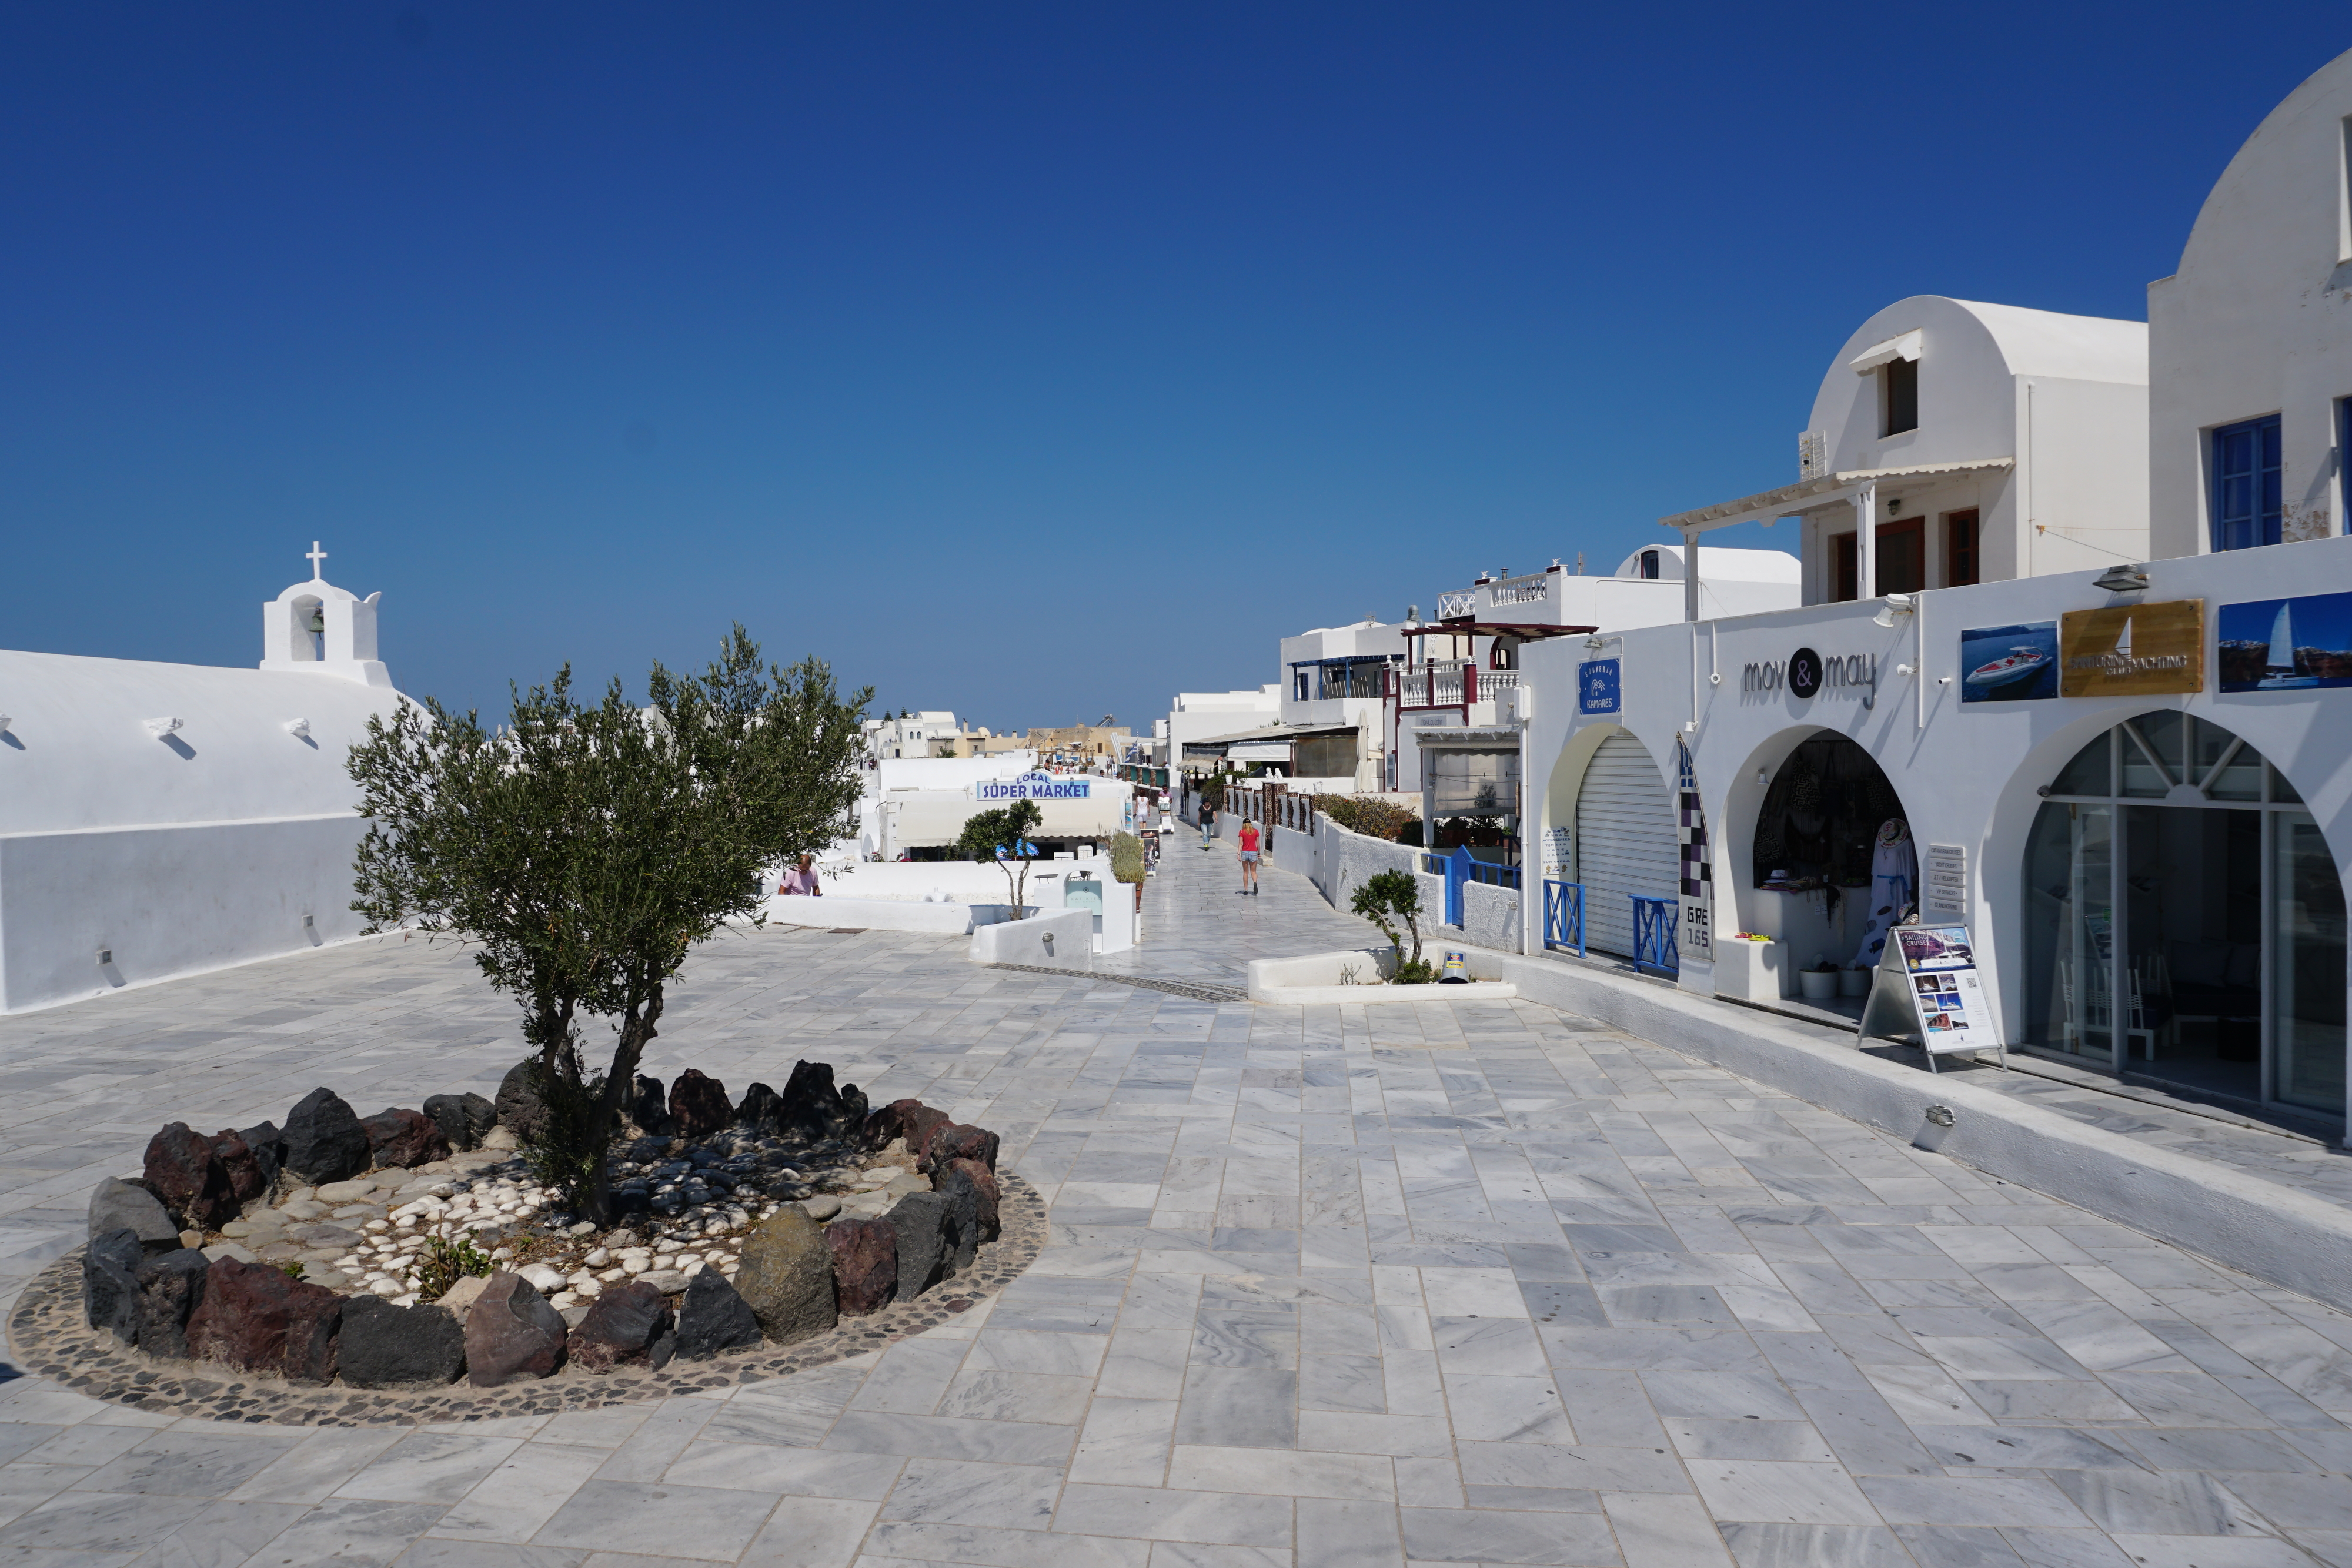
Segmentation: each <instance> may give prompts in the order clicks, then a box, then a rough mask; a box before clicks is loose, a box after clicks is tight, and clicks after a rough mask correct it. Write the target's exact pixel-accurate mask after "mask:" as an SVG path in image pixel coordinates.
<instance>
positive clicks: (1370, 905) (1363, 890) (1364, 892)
mask: <svg viewBox="0 0 2352 1568" xmlns="http://www.w3.org/2000/svg"><path fill="white" fill-rule="evenodd" d="M1349 906H1350V907H1351V908H1353V909H1354V910H1355V912H1356V913H1357V914H1359V915H1362V916H1363V917H1364V918H1365V919H1367V920H1369V921H1370V922H1371V923H1372V924H1373V925H1377V926H1379V927H1380V928H1381V936H1385V937H1387V938H1388V940H1389V946H1391V947H1393V948H1395V949H1396V951H1397V967H1396V973H1395V974H1394V975H1392V976H1391V977H1390V979H1391V981H1392V982H1393V983H1394V984H1396V985H1400V986H1425V985H1428V984H1430V983H1431V982H1432V981H1433V980H1435V979H1436V975H1435V973H1434V972H1433V970H1432V969H1431V968H1430V967H1429V966H1428V965H1427V964H1424V963H1423V962H1422V958H1421V915H1422V908H1421V886H1420V884H1419V883H1416V882H1414V881H1413V879H1412V873H1411V872H1405V871H1384V872H1381V873H1378V874H1376V875H1374V876H1372V877H1370V879H1368V880H1367V881H1366V882H1365V883H1364V885H1363V886H1361V887H1360V888H1358V889H1357V890H1356V896H1355V898H1354V899H1353V900H1352V901H1351V903H1350V905H1349ZM1399 924H1402V925H1403V926H1404V929H1405V934H1406V935H1407V936H1411V937H1412V955H1411V956H1407V955H1406V953H1405V949H1404V944H1403V943H1402V941H1399V940H1398V938H1397V925H1399Z"/></svg>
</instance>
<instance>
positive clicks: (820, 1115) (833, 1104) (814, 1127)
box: [779, 1061, 841, 1139]
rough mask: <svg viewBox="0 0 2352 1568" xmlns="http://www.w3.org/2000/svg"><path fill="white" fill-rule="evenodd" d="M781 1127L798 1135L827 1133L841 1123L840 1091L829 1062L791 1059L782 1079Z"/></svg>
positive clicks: (828, 1134) (811, 1136) (804, 1136)
mask: <svg viewBox="0 0 2352 1568" xmlns="http://www.w3.org/2000/svg"><path fill="white" fill-rule="evenodd" d="M782 1101H783V1105H782V1111H781V1113H780V1116H779V1120H780V1121H781V1123H782V1131H783V1132H785V1133H788V1134H792V1135H793V1136H795V1137H801V1138H810V1139H815V1138H823V1137H828V1136H830V1135H831V1134H833V1133H834V1132H835V1129H836V1128H838V1127H839V1125H840V1123H841V1094H840V1092H839V1091H838V1090H836V1089H835V1088H834V1086H833V1064H832V1063H831V1062H829V1061H795V1062H793V1072H792V1076H791V1077H789V1078H787V1079H785V1080H784V1092H783V1094H782Z"/></svg>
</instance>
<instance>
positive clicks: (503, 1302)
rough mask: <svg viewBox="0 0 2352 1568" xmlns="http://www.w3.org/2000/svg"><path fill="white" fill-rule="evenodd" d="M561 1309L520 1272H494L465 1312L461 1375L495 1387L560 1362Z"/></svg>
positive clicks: (562, 1342) (539, 1373) (537, 1374)
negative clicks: (464, 1364)
mask: <svg viewBox="0 0 2352 1568" xmlns="http://www.w3.org/2000/svg"><path fill="white" fill-rule="evenodd" d="M567 1337H568V1336H567V1334H566V1333H565V1331H564V1327H563V1314H562V1313H561V1312H557V1311H556V1310H555V1309H554V1308H553V1307H551V1306H550V1305H548V1302H547V1298H546V1297H545V1296H542V1295H541V1294H540V1293H539V1291H537V1290H535V1289H533V1288H532V1286H531V1282H530V1281H529V1280H526V1279H524V1278H523V1277H522V1276H521V1275H520V1274H509V1273H505V1272H499V1273H496V1274H493V1275H491V1276H490V1282H489V1283H488V1284H487V1285H484V1286H483V1287H482V1293H481V1294H480V1295H478V1296H477V1297H475V1298H474V1304H473V1306H472V1307H471V1308H470V1309H469V1310H468V1311H467V1313H466V1380H467V1382H469V1383H471V1384H472V1385H474V1386H475V1387H477V1388H496V1387H499V1385H502V1384H508V1383H513V1382H515V1381H517V1380H519V1379H520V1378H526V1377H545V1376H548V1375H550V1374H551V1373H553V1372H554V1371H555V1369H556V1368H557V1367H559V1366H562V1364H563V1356H564V1351H565V1348H566V1346H565V1341H566V1339H567Z"/></svg>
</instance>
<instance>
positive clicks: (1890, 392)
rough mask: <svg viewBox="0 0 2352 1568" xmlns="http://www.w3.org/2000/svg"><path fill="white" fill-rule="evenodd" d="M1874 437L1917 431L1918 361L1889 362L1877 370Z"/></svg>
mask: <svg viewBox="0 0 2352 1568" xmlns="http://www.w3.org/2000/svg"><path fill="white" fill-rule="evenodd" d="M1878 411H1879V414H1880V419H1879V424H1878V434H1881V435H1900V434H1903V433H1904V432H1905V431H1906V430H1916V429H1918V428H1919V361H1916V360H1889V361H1886V363H1885V364H1883V365H1881V366H1879V367H1878Z"/></svg>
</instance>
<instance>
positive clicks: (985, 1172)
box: [931, 1160, 1003, 1241]
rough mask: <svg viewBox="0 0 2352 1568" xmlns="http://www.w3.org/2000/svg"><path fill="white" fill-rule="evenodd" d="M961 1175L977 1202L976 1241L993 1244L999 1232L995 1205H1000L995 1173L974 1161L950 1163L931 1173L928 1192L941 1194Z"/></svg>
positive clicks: (1000, 1229)
mask: <svg viewBox="0 0 2352 1568" xmlns="http://www.w3.org/2000/svg"><path fill="white" fill-rule="evenodd" d="M958 1176H962V1177H964V1178H965V1179H966V1180H968V1181H970V1182H971V1188H972V1193H973V1195H974V1197H977V1198H978V1200H979V1208H980V1239H982V1241H993V1240H995V1239H997V1237H999V1236H1000V1235H1002V1234H1003V1222H1002V1218H1001V1215H1000V1212H999V1205H1001V1204H1002V1203H1003V1187H1001V1186H999V1185H998V1183H997V1180H996V1173H995V1172H994V1171H992V1170H990V1169H989V1168H988V1167H987V1166H984V1165H982V1164H981V1163H980V1162H979V1161H978V1160H950V1161H949V1162H948V1164H947V1166H946V1168H945V1169H943V1170H936V1171H933V1172H932V1173H931V1190H932V1191H933V1192H945V1191H947V1190H948V1188H949V1187H950V1186H951V1185H953V1183H954V1182H955V1180H956V1178H957V1177H958Z"/></svg>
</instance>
